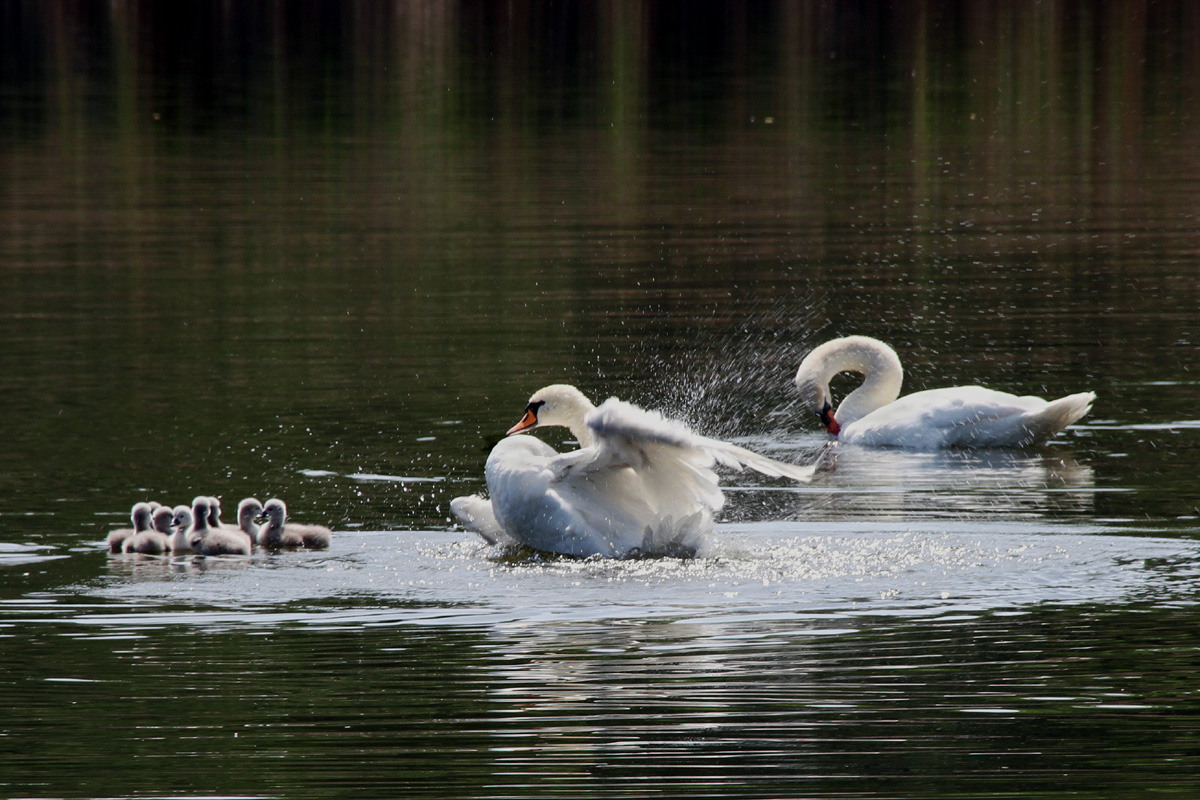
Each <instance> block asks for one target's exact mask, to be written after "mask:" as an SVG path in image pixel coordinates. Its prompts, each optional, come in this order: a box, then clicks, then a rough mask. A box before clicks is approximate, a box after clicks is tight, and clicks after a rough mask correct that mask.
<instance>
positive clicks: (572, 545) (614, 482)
mask: <svg viewBox="0 0 1200 800" xmlns="http://www.w3.org/2000/svg"><path fill="white" fill-rule="evenodd" d="M549 425H562V426H565V427H568V428H570V430H571V432H572V433H573V434H574V435H575V438H576V439H577V440H578V441H579V444H580V449H579V450H576V451H573V452H568V453H561V454H560V453H557V452H555V451H554V449H553V448H551V447H550V446H549V445H547V444H546V443H545V442H542V441H541V440H539V439H536V438H534V437H532V436H511V434H514V433H521V432H523V431H527V430H530V429H531V428H534V427H538V426H542V427H544V426H549ZM509 434H510V436H509V437H508V438H505V439H502V440H501V441H500V442H499V443H498V444H497V445H496V446H495V447H494V448H493V449H492V452H491V454H490V455H489V456H488V460H487V465H486V467H485V469H484V473H485V476H486V478H487V486H488V494H489V495H490V498H491V499H490V500H485V499H484V498H482V497H479V496H477V495H473V496H470V497H457V498H455V499H454V500H453V501H452V502H451V504H450V509H451V511H452V512H453V513H454V515H455V516H456V517H457V518H458V520H459V521H460V522H461V523H462V524H463V526H464V527H466V528H467V529H469V530H472V531H474V532H476V533H478V534H479V535H480V536H482V537H483V538H484V539H485V540H486V541H488V542H490V543H496V542H504V543H516V544H522V545H525V546H527V547H531V548H533V549H535V550H543V551H547V552H552V553H561V554H564V555H571V556H581V557H586V556H591V555H601V556H608V557H619V556H624V555H628V554H630V553H633V552H643V553H647V554H656V555H694V554H695V553H696V551H697V549H699V547H700V546H701V545H702V543H703V541H704V538H705V536H706V535H707V534H708V533H709V532H710V531H711V530H712V523H713V514H714V513H715V512H716V511H717V510H719V509H720V508H721V506H722V505H723V503H724V501H725V497H724V495H723V494H722V493H721V489H720V486H719V485H718V481H717V475H716V473H715V472H714V471H713V467H714V466H715V465H716V464H721V465H723V466H727V467H734V468H736V469H741V468H742V467H750V468H752V469H755V470H757V471H759V472H762V473H764V474H766V475H772V476H775V477H781V476H782V477H788V478H792V479H794V480H798V481H807V480H809V479H810V478H811V476H812V468H804V467H797V466H793V465H791V464H784V463H782V462H779V461H775V460H773V459H770V458H767V457H765V456H760V455H758V454H756V453H752V452H750V451H749V450H746V449H744V448H741V447H738V446H736V445H732V444H729V443H727V442H721V441H717V440H715V439H708V438H705V437H703V436H699V435H697V434H696V433H693V432H692V431H691V430H690V429H689V428H688V427H687V426H686V425H684V424H683V423H681V422H677V421H674V420H669V419H666V418H665V417H663V416H662V415H661V414H658V413H655V412H649V411H643V410H642V409H640V408H638V407H637V406H634V405H630V404H629V403H624V402H621V401H620V400H617V399H615V398H612V399H609V400H607V401H605V402H604V403H603V404H602V405H601V406H600V407H599V408H597V407H595V406H593V405H592V403H591V401H589V400H588V399H587V398H586V397H585V396H584V395H583V394H582V393H581V392H580V391H579V390H578V389H575V388H574V387H572V386H564V385H555V386H549V387H546V388H545V389H542V390H541V391H539V392H537V393H536V394H535V395H534V396H533V397H532V398H531V399H530V402H529V405H528V407H527V408H526V411H525V416H524V418H523V419H522V420H521V422H519V423H517V425H515V426H514V427H513V428H512V429H511V430H509Z"/></svg>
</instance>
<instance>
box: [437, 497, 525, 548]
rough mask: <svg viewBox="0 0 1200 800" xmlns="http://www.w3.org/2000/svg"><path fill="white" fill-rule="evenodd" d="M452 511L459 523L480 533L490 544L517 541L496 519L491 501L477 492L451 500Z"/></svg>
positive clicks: (473, 531)
mask: <svg viewBox="0 0 1200 800" xmlns="http://www.w3.org/2000/svg"><path fill="white" fill-rule="evenodd" d="M450 513H452V514H453V515H454V517H455V518H456V519H457V520H458V522H459V524H461V525H462V526H463V527H464V528H466V529H467V530H469V531H471V532H472V533H477V534H479V536H480V538H482V539H483V540H484V541H485V542H487V543H488V544H508V543H511V542H514V541H515V540H514V539H513V538H512V537H511V536H509V535H508V533H507V532H506V531H505V530H504V528H503V527H502V526H501V525H500V522H499V520H497V519H496V513H495V512H494V511H493V510H492V503H491V501H490V500H485V499H484V498H482V497H480V496H479V495H477V494H472V495H467V496H465V497H456V498H454V499H453V500H451V501H450Z"/></svg>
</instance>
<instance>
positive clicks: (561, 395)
mask: <svg viewBox="0 0 1200 800" xmlns="http://www.w3.org/2000/svg"><path fill="white" fill-rule="evenodd" d="M594 408H595V406H594V405H592V401H591V400H588V399H587V396H586V395H584V393H583V392H581V391H579V390H578V389H576V388H575V387H574V386H568V385H567V384H565V383H556V384H554V385H552V386H547V387H546V388H544V389H539V390H538V391H536V392H534V395H533V397H531V398H529V405H527V406H525V415H524V416H523V417H521V421H520V422H518V423H517V424H516V425H513V426H512V427H511V428H509V429H508V434H507V435H509V436H511V435H512V434H514V433H522V432H523V431H528V430H532V429H534V428H545V427H549V426H551V425H561V426H563V427H566V428H571V429H572V430H574V429H575V428H577V427H579V426H580V425H581V424H582V423H583V418H584V417H585V416H587V413H588V412H589V411H592V410H593V409H594Z"/></svg>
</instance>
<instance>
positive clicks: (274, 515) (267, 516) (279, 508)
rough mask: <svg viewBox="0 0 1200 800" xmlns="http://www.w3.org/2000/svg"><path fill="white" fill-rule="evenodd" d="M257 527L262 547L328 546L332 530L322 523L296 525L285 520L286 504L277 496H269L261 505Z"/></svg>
mask: <svg viewBox="0 0 1200 800" xmlns="http://www.w3.org/2000/svg"><path fill="white" fill-rule="evenodd" d="M259 521H260V522H264V521H265V523H266V524H264V525H263V526H262V527H261V528H259V529H258V543H259V545H261V546H262V547H309V548H313V549H323V548H326V547H329V543H330V542H331V541H332V539H333V532H332V531H331V530H329V528H326V527H325V526H324V525H298V524H296V523H293V522H288V521H287V505H285V504H284V502H283V501H282V500H280V499H279V498H277V497H275V498H271V499H270V500H268V501H267V503H266V505H264V506H263V510H262V515H261V516H260V517H259Z"/></svg>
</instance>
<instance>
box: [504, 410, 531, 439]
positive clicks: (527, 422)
mask: <svg viewBox="0 0 1200 800" xmlns="http://www.w3.org/2000/svg"><path fill="white" fill-rule="evenodd" d="M534 425H537V412H536V411H534V410H533V407H532V406H530V407H529V408H527V409H525V416H523V417H521V421H520V422H518V423H517V424H516V425H513V426H512V427H511V428H509V429H508V433H506V434H504V435H505V436H512V435H513V434H514V433H520V432H521V431H527V430H529V429H530V428H532V427H533V426H534Z"/></svg>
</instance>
